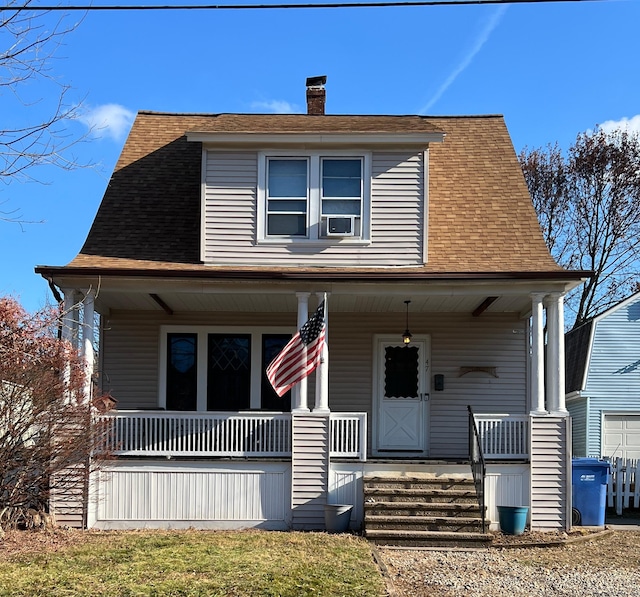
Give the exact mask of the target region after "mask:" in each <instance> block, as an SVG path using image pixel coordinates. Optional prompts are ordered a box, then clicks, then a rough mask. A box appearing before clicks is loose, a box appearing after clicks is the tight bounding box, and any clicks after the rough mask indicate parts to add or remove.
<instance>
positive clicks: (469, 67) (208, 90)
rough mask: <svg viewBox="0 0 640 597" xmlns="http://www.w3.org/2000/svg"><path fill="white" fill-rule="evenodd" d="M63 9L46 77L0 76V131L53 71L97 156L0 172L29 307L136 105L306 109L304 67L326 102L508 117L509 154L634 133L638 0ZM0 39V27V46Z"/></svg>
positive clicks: (88, 204) (87, 215)
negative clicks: (63, 27)
mask: <svg viewBox="0 0 640 597" xmlns="http://www.w3.org/2000/svg"><path fill="white" fill-rule="evenodd" d="M98 3H99V2H98ZM126 3H127V2H125V1H123V2H122V4H126ZM136 4H138V3H136ZM61 16H62V15H61V14H60V13H53V14H51V15H48V16H47V17H46V20H45V22H46V23H47V24H48V25H49V26H51V25H52V23H53V22H55V21H56V20H57V19H59V18H60V17H61ZM64 18H65V22H66V23H67V24H68V25H69V24H75V23H77V27H76V28H75V29H74V30H73V31H71V32H70V33H69V34H68V35H66V36H65V37H64V40H63V44H62V45H61V46H60V47H59V48H57V50H56V52H55V57H54V59H53V60H52V61H51V62H50V63H49V70H48V71H47V77H46V78H45V79H36V80H32V81H29V82H27V83H25V84H24V85H23V86H22V87H21V96H22V99H23V103H22V104H20V103H16V98H15V97H14V96H11V95H10V94H8V93H7V92H6V90H5V91H3V88H2V87H1V86H0V130H3V129H6V128H11V127H12V126H15V124H14V123H16V122H18V121H32V122H35V121H37V120H39V119H40V118H43V117H46V115H47V114H49V113H50V112H51V109H52V102H53V101H54V100H55V97H56V96H57V92H56V89H58V87H57V86H58V85H60V84H63V85H68V86H70V87H71V89H70V92H69V94H68V96H67V98H68V100H69V101H70V102H71V103H77V104H79V105H80V110H81V112H82V114H83V117H82V118H81V119H78V120H76V121H74V122H70V123H68V127H67V129H66V133H67V134H68V135H70V136H71V137H70V138H75V137H80V136H82V135H85V134H87V132H88V130H89V129H88V127H89V126H91V125H93V130H92V132H91V133H90V135H89V137H88V138H86V139H85V140H84V141H82V142H80V143H78V144H76V145H74V146H73V147H72V150H71V153H70V156H71V157H73V158H74V159H76V160H77V161H79V162H81V163H85V164H92V166H90V167H86V168H80V169H76V170H71V171H65V170H59V169H55V168H51V167H41V168H39V169H36V170H34V171H32V172H31V173H30V174H31V176H32V177H33V178H36V179H37V180H36V181H31V182H27V181H24V180H22V179H20V180H16V179H14V180H10V181H6V180H5V181H2V182H0V210H1V211H3V212H5V214H6V213H7V212H12V211H13V210H19V216H20V218H21V219H22V220H23V221H33V222H40V223H34V224H28V223H25V224H22V225H19V224H16V223H9V222H6V221H0V251H1V253H0V254H1V255H2V259H1V262H0V295H3V294H12V295H14V296H16V297H18V298H19V299H20V300H21V301H22V303H23V304H24V306H25V307H26V308H27V309H29V310H34V309H36V308H38V307H41V306H42V305H44V304H45V301H46V300H47V298H49V300H51V294H50V292H49V290H48V288H47V285H46V283H45V282H44V280H42V279H41V278H40V277H39V276H36V275H35V274H34V273H33V269H34V267H35V266H36V265H39V264H42V265H64V264H66V263H68V262H69V261H70V260H71V259H73V257H74V256H75V255H76V254H77V252H78V251H79V250H80V248H81V246H82V244H83V242H84V239H85V237H86V234H87V232H88V230H89V227H90V225H91V222H92V219H93V216H94V215H95V213H96V210H97V208H98V205H99V203H100V200H101V198H102V195H103V193H104V189H105V187H106V185H107V182H108V179H109V176H110V174H111V171H112V170H113V167H114V165H115V162H116V160H117V158H118V155H119V153H120V151H121V149H122V145H123V143H124V140H125V138H126V134H127V132H128V129H129V126H130V124H131V122H132V119H133V117H134V115H135V112H136V111H138V110H156V111H169V112H209V113H219V112H304V111H305V79H306V78H307V77H309V76H316V75H327V77H328V79H327V86H326V88H327V113H331V114H427V115H428V114H432V115H443V114H444V115H457V114H503V115H504V116H505V119H506V123H507V126H508V127H509V130H510V133H511V136H512V139H513V142H514V146H515V148H516V151H520V150H521V149H522V148H523V147H525V146H528V147H529V148H533V147H541V146H544V145H546V144H547V143H553V142H556V141H557V142H558V143H559V144H560V146H561V147H564V148H566V147H568V146H569V145H570V144H571V142H572V141H574V140H575V138H576V135H577V134H578V133H579V132H583V131H585V130H588V129H592V128H593V127H594V126H595V125H597V124H599V125H605V126H615V125H616V124H620V123H621V124H624V125H625V126H630V127H632V128H634V129H635V130H640V101H639V99H640V93H639V91H640V72H639V71H640V60H639V58H640V36H639V35H638V26H637V24H638V23H639V22H640V3H638V2H633V1H620V2H566V3H562V2H558V3H544V4H542V3H539V4H516V5H485V6H457V7H456V6H448V7H441V6H436V7H397V8H349V9H288V10H287V9H285V10H282V9H279V10H218V11H201V10H189V11H119V12H102V11H94V12H90V13H88V14H82V13H77V12H73V13H70V14H68V16H66V17H64ZM4 43H6V40H5V38H4V37H3V35H2V34H1V30H0V53H2V52H3V51H5V49H6V48H5V47H4V46H3V45H2V44H4ZM5 76H6V73H3V72H2V69H1V67H0V82H1V81H2V78H3V77H5ZM25 102H26V103H27V104H28V105H27V107H25V106H24V103H25ZM25 119H26V120H25ZM1 215H2V214H0V217H1Z"/></svg>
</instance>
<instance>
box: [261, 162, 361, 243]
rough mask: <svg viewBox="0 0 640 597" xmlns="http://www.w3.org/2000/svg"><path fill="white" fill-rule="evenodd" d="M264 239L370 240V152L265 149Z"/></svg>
mask: <svg viewBox="0 0 640 597" xmlns="http://www.w3.org/2000/svg"><path fill="white" fill-rule="evenodd" d="M259 159H260V162H259V164H260V166H259V179H260V181H259V186H258V199H259V214H260V216H259V231H258V240H267V241H269V240H274V241H284V242H288V241H289V242H291V241H298V242H304V241H325V242H331V241H336V240H355V241H368V240H369V216H368V214H369V205H370V199H369V197H370V192H371V191H370V189H371V185H370V178H371V174H370V169H371V165H370V162H371V159H370V155H369V154H366V153H351V152H320V151H318V152H304V153H295V152H294V153H292V154H280V153H277V154H276V153H262V154H260V156H259Z"/></svg>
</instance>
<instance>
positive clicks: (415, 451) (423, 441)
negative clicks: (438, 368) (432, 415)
mask: <svg viewBox="0 0 640 597" xmlns="http://www.w3.org/2000/svg"><path fill="white" fill-rule="evenodd" d="M376 348H377V351H376V359H377V367H376V377H377V379H376V384H375V388H376V402H377V407H376V414H377V423H376V425H377V449H376V453H377V454H378V455H381V456H382V455H385V454H387V455H389V456H394V455H395V456H405V455H406V456H411V455H413V456H425V455H426V454H427V417H428V414H429V409H428V406H429V393H428V391H429V390H428V386H427V384H428V380H429V374H428V373H429V359H430V354H429V352H430V339H429V338H428V337H422V338H419V339H413V340H412V341H411V344H408V345H404V344H402V342H396V341H389V340H388V339H387V340H385V339H379V340H378V342H377V347H376Z"/></svg>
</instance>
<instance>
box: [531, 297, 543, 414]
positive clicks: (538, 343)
mask: <svg viewBox="0 0 640 597" xmlns="http://www.w3.org/2000/svg"><path fill="white" fill-rule="evenodd" d="M543 299H544V294H542V293H533V294H532V295H531V414H532V415H542V414H546V412H547V411H546V410H545V408H544V323H543V319H544V317H543V313H544V310H543V304H542V301H543Z"/></svg>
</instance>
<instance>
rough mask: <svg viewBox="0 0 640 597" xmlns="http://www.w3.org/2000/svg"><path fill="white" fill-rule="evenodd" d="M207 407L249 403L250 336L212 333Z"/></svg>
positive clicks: (234, 407)
mask: <svg viewBox="0 0 640 597" xmlns="http://www.w3.org/2000/svg"><path fill="white" fill-rule="evenodd" d="M208 343H209V353H208V371H207V374H208V375H207V410H230V411H236V410H242V409H247V408H249V406H250V392H251V336H250V335H248V334H236V335H233V334H209V342H208Z"/></svg>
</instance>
